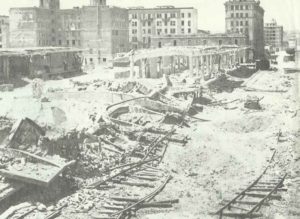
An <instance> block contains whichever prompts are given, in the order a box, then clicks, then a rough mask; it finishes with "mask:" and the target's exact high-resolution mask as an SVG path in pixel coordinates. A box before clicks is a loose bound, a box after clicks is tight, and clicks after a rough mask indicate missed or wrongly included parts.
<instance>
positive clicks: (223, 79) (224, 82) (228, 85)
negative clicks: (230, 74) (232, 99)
mask: <svg viewBox="0 0 300 219" xmlns="http://www.w3.org/2000/svg"><path fill="white" fill-rule="evenodd" d="M242 83H243V81H232V80H229V79H228V78H227V76H226V75H221V76H220V77H219V78H218V79H216V80H215V81H213V82H212V83H210V84H209V85H208V87H209V89H210V90H211V91H215V92H217V93H222V92H228V93H231V92H233V91H234V89H236V88H239V87H241V84H242Z"/></svg>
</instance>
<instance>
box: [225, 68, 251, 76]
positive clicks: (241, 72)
mask: <svg viewBox="0 0 300 219" xmlns="http://www.w3.org/2000/svg"><path fill="white" fill-rule="evenodd" d="M255 72H257V70H256V69H250V68H247V67H245V66H241V67H239V68H237V69H234V70H232V71H229V72H227V74H229V75H230V76H233V77H237V78H250V77H251V76H252V75H253V74H254V73H255Z"/></svg>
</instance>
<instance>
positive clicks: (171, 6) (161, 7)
mask: <svg viewBox="0 0 300 219" xmlns="http://www.w3.org/2000/svg"><path fill="white" fill-rule="evenodd" d="M128 9H129V10H157V9H164V10H165V9H194V7H175V6H173V5H160V6H156V7H154V8H145V7H143V6H137V7H129V8H128Z"/></svg>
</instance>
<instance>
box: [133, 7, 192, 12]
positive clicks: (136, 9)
mask: <svg viewBox="0 0 300 219" xmlns="http://www.w3.org/2000/svg"><path fill="white" fill-rule="evenodd" d="M127 9H128V11H139V10H178V9H196V8H194V7H178V8H177V7H175V8H127Z"/></svg>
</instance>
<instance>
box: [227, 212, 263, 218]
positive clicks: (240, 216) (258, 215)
mask: <svg viewBox="0 0 300 219" xmlns="http://www.w3.org/2000/svg"><path fill="white" fill-rule="evenodd" d="M222 216H223V217H234V218H259V217H262V216H263V215H262V214H249V215H248V214H247V213H234V212H223V213H222Z"/></svg>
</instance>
